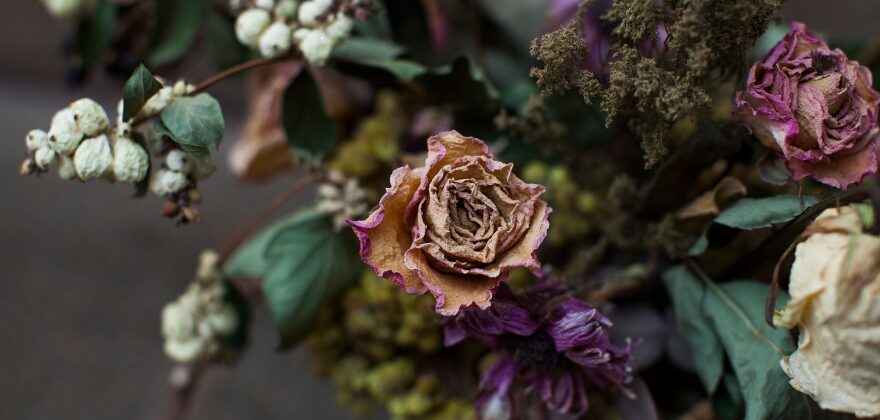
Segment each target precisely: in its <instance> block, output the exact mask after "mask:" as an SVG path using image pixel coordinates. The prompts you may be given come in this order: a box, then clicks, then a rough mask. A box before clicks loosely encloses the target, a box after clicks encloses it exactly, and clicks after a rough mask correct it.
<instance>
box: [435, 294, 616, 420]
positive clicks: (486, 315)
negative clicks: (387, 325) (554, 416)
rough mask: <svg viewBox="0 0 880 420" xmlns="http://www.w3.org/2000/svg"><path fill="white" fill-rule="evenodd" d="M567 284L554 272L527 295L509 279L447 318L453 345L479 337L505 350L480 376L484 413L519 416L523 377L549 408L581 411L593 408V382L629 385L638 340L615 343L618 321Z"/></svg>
mask: <svg viewBox="0 0 880 420" xmlns="http://www.w3.org/2000/svg"><path fill="white" fill-rule="evenodd" d="M564 292H565V290H564V288H563V287H562V286H561V284H560V283H558V282H554V281H550V280H547V281H542V282H540V283H539V284H537V285H536V286H534V287H533V288H532V289H531V290H529V291H528V292H527V293H526V295H525V296H524V297H523V299H519V298H518V297H517V296H515V295H514V294H513V292H512V291H511V290H510V288H509V287H508V286H507V285H506V284H502V285H501V287H499V289H498V291H497V292H496V294H495V299H494V300H493V301H492V306H491V307H489V308H488V309H485V310H480V309H479V308H468V309H465V310H462V311H461V312H460V313H459V314H458V315H457V316H456V317H455V318H453V319H452V320H451V321H450V322H449V323H447V325H446V331H445V333H446V334H445V335H446V345H447V346H450V345H453V344H456V343H458V342H459V341H461V340H463V339H464V338H465V337H471V338H475V339H477V340H480V341H482V342H484V343H485V344H487V345H488V346H490V347H491V348H493V349H494V350H496V351H497V352H498V353H499V355H498V359H497V360H496V362H495V364H493V365H492V366H491V367H490V368H489V370H488V371H487V372H486V374H485V375H484V376H483V379H482V380H481V381H480V394H479V396H478V397H477V401H476V409H477V413H478V415H479V416H480V417H481V418H484V419H507V418H510V417H511V415H512V411H513V408H512V407H513V403H512V400H511V395H510V392H509V391H510V388H511V386H512V385H513V384H514V382H515V381H520V383H522V384H524V385H526V387H527V388H526V389H527V390H528V391H534V392H536V393H537V395H538V396H540V397H541V399H542V400H543V401H544V403H545V404H546V406H547V408H548V409H550V410H553V411H555V412H558V413H561V414H574V415H580V414H583V413H584V412H586V411H587V407H588V402H587V390H588V388H589V386H590V385H591V384H592V385H594V386H598V387H601V388H604V389H611V388H621V389H622V387H623V385H624V384H626V383H627V382H629V380H630V368H629V366H628V365H627V363H628V361H629V357H630V352H631V350H632V346H627V347H626V348H620V347H617V346H615V345H613V344H612V343H611V336H610V334H609V332H608V329H609V328H610V327H611V322H610V321H608V319H607V318H605V317H604V316H602V314H600V313H599V311H598V310H596V309H595V308H593V307H592V306H590V305H588V304H586V303H584V302H582V301H580V300H577V299H575V298H571V297H566V296H564Z"/></svg>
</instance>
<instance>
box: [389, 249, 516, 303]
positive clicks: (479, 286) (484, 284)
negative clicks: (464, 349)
mask: <svg viewBox="0 0 880 420" xmlns="http://www.w3.org/2000/svg"><path fill="white" fill-rule="evenodd" d="M403 260H404V262H405V263H406V267H407V268H409V269H410V270H413V271H414V272H416V273H417V274H418V277H419V278H420V279H421V281H422V284H424V286H425V287H427V288H428V290H429V291H430V292H431V294H433V295H434V298H436V299H437V305H436V306H435V310H436V311H437V313H439V314H441V315H444V316H453V315H455V314H457V313H458V311H459V309H461V308H462V307H468V306H470V305H476V306H477V307H479V308H480V309H486V308H488V307H489V305H490V302H489V301H490V299H492V289H494V288H495V287H497V286H498V284H500V283H501V282H502V281H504V280H506V279H507V273H504V274H503V275H500V276H498V277H496V278H490V277H483V276H474V275H463V274H447V273H444V272H442V271H439V270H437V269H435V268H434V267H431V264H430V262H429V261H428V258H427V257H426V256H425V253H424V252H422V250H420V249H418V248H410V249H409V250H407V251H406V253H405V254H404V255H403Z"/></svg>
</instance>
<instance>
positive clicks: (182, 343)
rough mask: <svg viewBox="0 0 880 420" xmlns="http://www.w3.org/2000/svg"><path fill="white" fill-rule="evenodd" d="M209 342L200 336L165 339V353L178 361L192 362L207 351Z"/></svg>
mask: <svg viewBox="0 0 880 420" xmlns="http://www.w3.org/2000/svg"><path fill="white" fill-rule="evenodd" d="M207 348H208V343H207V342H206V340H204V339H202V338H201V337H199V336H193V337H190V338H189V339H186V340H165V354H166V355H168V357H170V358H171V359H172V360H174V361H175V362H178V363H192V362H195V361H196V360H198V359H201V358H202V357H203V356H204V355H205V353H207Z"/></svg>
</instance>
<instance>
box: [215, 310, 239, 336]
mask: <svg viewBox="0 0 880 420" xmlns="http://www.w3.org/2000/svg"><path fill="white" fill-rule="evenodd" d="M208 322H209V323H210V324H211V327H212V329H213V330H214V331H216V332H217V334H220V335H229V334H232V333H234V332H235V329H236V328H237V327H238V313H236V312H235V308H234V307H233V306H232V305H230V304H225V305H222V306H221V307H220V308H218V309H217V310H216V311H214V312H212V313H210V314H208Z"/></svg>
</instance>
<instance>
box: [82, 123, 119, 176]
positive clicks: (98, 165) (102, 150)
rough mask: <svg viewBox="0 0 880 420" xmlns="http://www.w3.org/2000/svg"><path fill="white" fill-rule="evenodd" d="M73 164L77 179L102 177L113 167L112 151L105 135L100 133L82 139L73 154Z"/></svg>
mask: <svg viewBox="0 0 880 420" xmlns="http://www.w3.org/2000/svg"><path fill="white" fill-rule="evenodd" d="M73 166H74V168H76V173H77V175H79V179H81V180H83V181H88V180H90V179H96V178H102V177H104V176H105V175H107V174H108V173H110V170H111V169H112V167H113V152H112V151H111V150H110V141H109V140H107V136H105V135H103V134H102V135H100V136H98V137H95V138H91V139H86V140H85V141H83V142H82V144H81V145H80V146H79V147H78V148H77V149H76V153H75V154H74V155H73Z"/></svg>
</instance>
